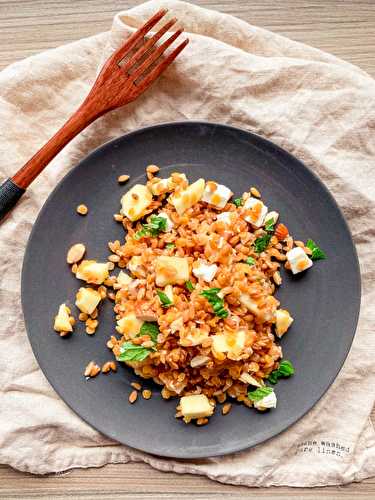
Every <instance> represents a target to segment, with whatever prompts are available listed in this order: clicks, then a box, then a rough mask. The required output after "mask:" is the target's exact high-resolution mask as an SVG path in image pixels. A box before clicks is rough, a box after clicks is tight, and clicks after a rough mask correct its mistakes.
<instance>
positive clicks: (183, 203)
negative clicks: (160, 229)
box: [169, 179, 204, 215]
mask: <svg viewBox="0 0 375 500" xmlns="http://www.w3.org/2000/svg"><path fill="white" fill-rule="evenodd" d="M203 191H204V179H198V180H197V181H195V182H193V184H190V186H188V187H187V188H186V189H184V190H182V191H181V192H178V193H174V194H173V195H171V196H170V197H169V202H170V203H171V204H172V205H173V206H174V207H175V209H176V212H177V213H178V215H182V214H183V213H184V212H185V211H186V210H188V209H189V208H191V207H192V206H193V205H195V203H198V201H200V200H201V198H202V195H203Z"/></svg>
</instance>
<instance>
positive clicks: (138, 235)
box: [134, 228, 148, 240]
mask: <svg viewBox="0 0 375 500" xmlns="http://www.w3.org/2000/svg"><path fill="white" fill-rule="evenodd" d="M147 235H148V231H146V229H144V228H143V229H141V230H140V231H137V232H136V233H135V235H134V238H135V239H136V240H140V239H141V238H144V237H145V236H147Z"/></svg>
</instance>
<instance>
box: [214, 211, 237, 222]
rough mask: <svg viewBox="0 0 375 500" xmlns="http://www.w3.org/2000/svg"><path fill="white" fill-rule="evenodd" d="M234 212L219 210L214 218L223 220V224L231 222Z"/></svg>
mask: <svg viewBox="0 0 375 500" xmlns="http://www.w3.org/2000/svg"><path fill="white" fill-rule="evenodd" d="M233 216H234V212H221V214H218V216H217V217H216V220H217V221H219V222H224V224H228V225H229V224H232V221H233Z"/></svg>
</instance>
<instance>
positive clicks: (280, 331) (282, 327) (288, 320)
mask: <svg viewBox="0 0 375 500" xmlns="http://www.w3.org/2000/svg"><path fill="white" fill-rule="evenodd" d="M275 315H276V335H277V336H278V337H279V338H280V337H282V336H283V335H284V333H286V332H287V330H288V328H289V327H290V325H291V324H292V323H293V321H294V320H293V318H292V316H291V315H290V314H289V311H287V310H286V309H278V310H277V311H276V313H275Z"/></svg>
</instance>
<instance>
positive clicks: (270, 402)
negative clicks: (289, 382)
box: [254, 391, 277, 411]
mask: <svg viewBox="0 0 375 500" xmlns="http://www.w3.org/2000/svg"><path fill="white" fill-rule="evenodd" d="M276 404H277V398H276V394H275V393H274V392H273V391H272V392H271V393H270V394H268V395H267V396H265V397H264V398H263V399H260V400H259V401H254V407H255V408H256V409H257V410H261V411H262V410H267V409H268V408H276Z"/></svg>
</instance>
